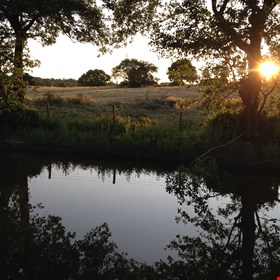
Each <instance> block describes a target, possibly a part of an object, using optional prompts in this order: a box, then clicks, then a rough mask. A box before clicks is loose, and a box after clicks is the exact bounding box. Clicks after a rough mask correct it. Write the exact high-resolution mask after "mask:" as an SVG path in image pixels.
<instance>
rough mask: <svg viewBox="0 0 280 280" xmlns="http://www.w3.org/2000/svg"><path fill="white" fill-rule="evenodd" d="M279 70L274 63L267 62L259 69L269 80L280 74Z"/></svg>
mask: <svg viewBox="0 0 280 280" xmlns="http://www.w3.org/2000/svg"><path fill="white" fill-rule="evenodd" d="M279 70H280V67H279V66H277V65H276V64H275V63H273V62H272V61H266V62H264V63H261V64H260V67H259V71H260V73H261V74H262V76H263V77H264V78H265V79H267V80H270V79H271V78H272V77H273V76H274V75H276V74H277V73H278V72H279Z"/></svg>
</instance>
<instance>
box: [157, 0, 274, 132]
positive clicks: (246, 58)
mask: <svg viewBox="0 0 280 280" xmlns="http://www.w3.org/2000/svg"><path fill="white" fill-rule="evenodd" d="M279 30H280V13H279V2H278V1H277V0H264V1H241V0H240V1H230V0H220V1H217V0H211V1H204V0H196V1H192V0H184V1H174V0H170V1H169V2H168V4H166V5H164V7H163V9H162V11H161V12H160V13H158V15H157V19H156V20H155V22H154V25H153V32H152V34H151V42H152V44H153V45H154V46H155V47H156V48H157V49H158V50H159V51H160V52H161V53H163V54H164V55H171V56H173V55H174V54H177V55H190V56H192V57H195V58H203V59H206V60H207V59H208V61H209V60H211V61H212V62H213V61H216V63H218V64H221V65H223V64H224V65H227V67H228V68H229V69H230V71H231V76H232V79H233V80H234V81H235V82H236V83H235V85H236V87H235V88H236V91H237V92H238V94H239V96H240V98H241V100H242V104H243V107H244V112H245V118H246V123H247V130H248V131H251V132H252V131H253V130H254V129H255V127H256V123H257V119H258V117H259V115H260V113H261V109H262V108H263V106H262V103H263V102H265V101H266V99H267V94H269V93H270V92H271V91H270V89H269V90H267V91H264V90H263V87H262V86H263V79H262V77H261V75H260V72H259V71H258V68H259V65H260V63H261V62H262V61H263V60H265V59H266V58H267V57H270V58H272V59H275V60H278V61H279V39H280V32H279ZM264 48H265V49H267V53H266V54H264V52H263V51H262V50H263V49H264ZM241 70H242V71H241Z"/></svg>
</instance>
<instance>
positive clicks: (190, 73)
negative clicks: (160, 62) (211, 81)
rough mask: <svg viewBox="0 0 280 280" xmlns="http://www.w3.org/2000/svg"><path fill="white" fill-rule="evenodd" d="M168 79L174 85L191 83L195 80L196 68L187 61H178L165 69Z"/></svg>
mask: <svg viewBox="0 0 280 280" xmlns="http://www.w3.org/2000/svg"><path fill="white" fill-rule="evenodd" d="M167 75H168V79H169V80H170V81H171V82H172V83H174V84H175V85H179V86H181V85H184V84H185V83H186V82H187V83H190V84H191V83H193V82H194V81H195V80H196V79H197V72H196V68H195V67H194V66H193V65H192V63H191V61H190V60H188V59H178V60H176V61H175V62H173V63H172V64H171V66H170V67H168V69H167Z"/></svg>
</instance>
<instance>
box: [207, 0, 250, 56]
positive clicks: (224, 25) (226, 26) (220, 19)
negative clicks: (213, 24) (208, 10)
mask: <svg viewBox="0 0 280 280" xmlns="http://www.w3.org/2000/svg"><path fill="white" fill-rule="evenodd" d="M227 4H228V0H224V2H223V4H222V7H221V8H220V10H219V11H218V9H217V0H212V10H213V13H214V17H215V18H216V20H217V25H218V27H219V28H220V29H221V30H222V32H223V33H225V34H226V35H228V36H229V37H230V38H231V40H232V41H233V42H234V43H235V44H236V46H237V47H238V48H240V49H241V50H243V51H244V52H246V53H247V52H248V44H246V43H245V42H244V41H243V40H242V39H241V37H240V36H239V34H238V33H237V32H236V31H235V30H234V28H232V27H231V26H230V23H229V22H228V21H227V20H226V19H225V18H224V16H223V14H224V12H225V9H226V5H227Z"/></svg>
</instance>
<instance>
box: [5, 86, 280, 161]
mask: <svg viewBox="0 0 280 280" xmlns="http://www.w3.org/2000/svg"><path fill="white" fill-rule="evenodd" d="M201 95H202V93H201V91H200V88H199V87H198V86H197V87H196V86H193V87H184V86H182V87H170V86H162V87H161V86H154V87H143V88H116V87H109V86H108V87H30V88H29V89H28V93H27V95H26V98H27V100H28V102H29V103H30V105H31V106H30V108H31V109H30V110H31V111H30V113H28V114H27V115H23V116H20V117H17V118H16V119H14V120H13V119H12V121H14V123H15V125H14V126H11V128H10V127H8V126H4V129H3V130H2V132H3V133H2V140H3V141H6V139H8V142H9V141H10V142H11V141H12V142H23V143H31V146H32V145H33V144H34V145H39V146H40V145H45V146H46V147H68V150H70V151H71V150H77V151H86V152H93V153H98V154H99V153H100V154H106V153H107V154H108V153H109V154H110V155H111V154H115V155H122V156H139V157H143V156H147V157H151V158H157V159H158V158H162V157H163V158H172V159H176V160H177V159H183V160H192V159H194V158H196V157H198V156H200V155H201V154H204V153H205V151H207V150H211V149H212V148H213V147H223V146H224V144H225V143H227V142H228V141H230V140H232V139H233V138H235V137H236V136H237V135H238V134H240V131H239V128H238V127H239V125H237V124H238V122H237V120H238V119H235V117H237V115H236V111H234V108H236V106H237V108H240V103H236V100H235V99H236V98H232V99H229V100H228V101H229V102H227V104H228V105H229V106H228V107H226V110H227V111H224V112H223V113H225V112H226V114H225V115H223V114H222V115H221V116H220V118H219V119H218V120H215V119H213V116H211V108H210V109H207V107H206V106H205V103H202V102H201V101H199V102H197V103H195V104H193V105H187V107H186V108H183V107H181V109H180V108H179V107H180V106H179V107H178V106H176V101H177V99H178V98H195V97H200V96H201ZM277 100H279V99H277ZM277 100H276V101H275V102H274V105H273V106H272V107H275V108H274V109H273V108H272V107H269V109H270V111H269V112H272V111H273V110H276V111H275V112H276V113H277V112H279V110H280V109H279V108H280V105H279V108H278V104H280V100H279V102H278V101H277ZM237 102H240V100H239V101H237ZM236 104H237V105H236ZM177 105H178V104H177ZM183 106H184V104H183ZM270 106H271V105H270ZM34 108H35V110H34ZM182 108H183V109H182ZM113 109H115V110H113ZM272 109H273V110H272ZM32 112H33V113H32ZM232 112H235V114H232ZM114 113H115V114H114ZM278 115H279V114H278V113H277V115H276V116H278ZM211 117H212V119H211ZM212 120H215V121H214V122H212ZM265 121H267V123H266V124H265V125H263V126H262V131H260V133H259V135H258V140H257V141H258V142H259V146H256V145H252V143H248V142H246V139H241V140H240V141H235V142H233V143H231V145H230V146H228V145H226V146H225V148H224V149H219V150H217V151H216V150H215V151H214V152H212V154H213V153H216V156H217V157H220V158H234V159H236V158H238V159H239V158H242V159H246V160H247V159H254V158H256V157H258V158H261V159H263V158H269V159H275V158H279V156H280V148H279V147H280V145H279V141H280V140H278V139H280V136H279V135H280V129H279V127H280V126H279V123H280V118H275V117H274V116H272V117H271V118H270V119H269V120H268V119H266V120H265ZM27 124H28V125H27ZM15 127H16V128H17V129H15ZM264 144H265V145H264ZM260 145H262V146H260ZM54 149H55V148H54Z"/></svg>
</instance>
